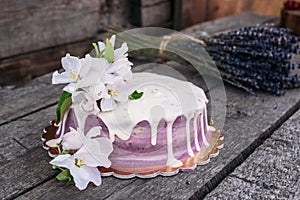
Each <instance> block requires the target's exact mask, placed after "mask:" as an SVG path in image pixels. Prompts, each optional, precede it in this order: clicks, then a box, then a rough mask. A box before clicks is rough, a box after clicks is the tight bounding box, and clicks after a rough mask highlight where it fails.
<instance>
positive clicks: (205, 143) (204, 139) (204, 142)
mask: <svg viewBox="0 0 300 200" xmlns="http://www.w3.org/2000/svg"><path fill="white" fill-rule="evenodd" d="M205 113H206V110H205ZM205 117H206V114H205V115H201V125H200V126H201V135H202V141H203V144H204V145H205V146H209V143H208V142H207V139H206V136H205V129H204V123H203V121H204V120H205ZM206 126H207V124H206Z"/></svg>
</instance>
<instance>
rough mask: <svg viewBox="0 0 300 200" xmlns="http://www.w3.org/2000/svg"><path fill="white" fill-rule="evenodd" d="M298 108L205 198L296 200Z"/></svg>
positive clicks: (299, 167) (299, 171) (299, 136)
mask: <svg viewBox="0 0 300 200" xmlns="http://www.w3.org/2000/svg"><path fill="white" fill-rule="evenodd" d="M299 142H300V111H298V112H297V113H295V114H294V115H293V116H292V117H291V118H290V119H288V120H287V121H286V122H285V123H284V124H283V125H282V126H281V127H280V128H279V129H278V130H277V131H275V132H274V133H273V134H272V136H271V137H270V138H269V139H267V140H266V141H265V142H264V143H263V144H262V145H261V146H260V147H258V148H257V149H256V150H255V151H254V152H253V154H251V155H250V156H249V158H247V159H246V160H245V162H243V164H242V165H241V166H239V167H238V168H236V169H235V170H234V171H233V172H232V173H231V174H230V175H229V176H228V177H227V178H225V179H224V180H223V181H222V182H221V183H220V184H219V185H218V187H216V188H215V189H214V190H213V191H212V192H211V193H210V194H208V195H207V196H206V199H221V198H222V197H224V196H226V197H227V198H229V199H249V198H255V199H299V197H300V196H299V193H298V191H299V188H300V179H299V174H300V163H299V161H300V160H299V157H300V145H299Z"/></svg>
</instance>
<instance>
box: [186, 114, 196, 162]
mask: <svg viewBox="0 0 300 200" xmlns="http://www.w3.org/2000/svg"><path fill="white" fill-rule="evenodd" d="M191 119H192V118H187V119H186V122H185V129H186V131H185V132H186V148H187V152H188V154H189V156H190V157H194V156H195V154H194V151H193V150H192V146H191V127H190V121H191Z"/></svg>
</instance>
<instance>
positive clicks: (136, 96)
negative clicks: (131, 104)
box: [128, 90, 144, 100]
mask: <svg viewBox="0 0 300 200" xmlns="http://www.w3.org/2000/svg"><path fill="white" fill-rule="evenodd" d="M143 94H144V92H138V91H136V90H135V91H134V92H133V93H132V94H131V95H129V96H128V98H129V99H130V100H137V99H140V98H141V97H142V96H143Z"/></svg>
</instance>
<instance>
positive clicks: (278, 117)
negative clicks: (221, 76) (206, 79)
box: [0, 14, 300, 199]
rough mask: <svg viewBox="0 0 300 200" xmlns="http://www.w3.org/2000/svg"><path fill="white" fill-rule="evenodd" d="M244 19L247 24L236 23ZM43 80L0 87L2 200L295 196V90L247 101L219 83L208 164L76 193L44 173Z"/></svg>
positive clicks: (48, 88)
mask: <svg viewBox="0 0 300 200" xmlns="http://www.w3.org/2000/svg"><path fill="white" fill-rule="evenodd" d="M245 16H246V17H248V18H249V16H250V18H251V22H249V21H245V19H242V18H243V17H245ZM272 20H273V21H274V18H263V17H261V16H257V15H253V14H248V15H241V16H238V17H233V18H227V19H222V20H217V21H214V22H208V23H205V24H202V25H200V26H196V27H194V28H192V29H189V30H187V31H186V32H189V33H192V32H195V31H197V30H199V29H201V30H207V31H209V32H215V31H222V30H225V29H226V28H235V27H238V26H241V25H242V24H246V25H250V24H251V23H252V24H253V23H258V22H260V23H261V22H264V21H272ZM182 69H183V72H182V73H184V74H186V76H188V77H189V80H191V81H192V82H194V83H195V84H200V82H199V77H198V76H196V75H195V74H194V72H193V71H192V70H190V69H189V68H184V67H183V68H182ZM50 78H51V75H50V74H47V75H45V76H42V77H39V78H37V79H35V80H33V81H31V82H30V83H28V84H26V85H24V86H22V87H17V88H12V89H9V88H2V89H0V106H1V110H0V141H1V142H0V150H1V151H0V158H1V160H0V198H1V199H13V198H17V199H126V198H130V199H187V198H192V199H199V198H203V197H205V198H207V199H213V198H220V199H224V198H226V199H246V198H257V199H262V198H265V199H270V198H271V199H272V198H291V199H293V198H295V199H299V198H300V189H299V188H300V179H299V174H300V159H299V157H300V142H299V141H300V111H299V108H300V89H294V90H289V91H287V93H286V95H284V96H281V97H277V96H272V95H270V94H267V93H262V92H259V93H257V95H250V94H248V93H246V92H244V91H242V90H240V89H237V88H234V87H232V86H229V85H225V88H226V95H227V106H226V107H227V117H226V122H225V127H224V129H223V133H224V134H225V140H224V141H225V146H224V148H223V149H222V150H221V151H220V155H219V156H218V157H216V158H213V159H212V160H211V162H210V163H209V164H207V165H205V166H198V167H197V168H196V169H195V170H193V171H192V172H182V173H179V174H178V175H176V176H172V177H156V178H153V179H139V178H133V179H128V180H120V179H117V178H113V177H106V178H103V184H102V185H101V187H95V186H93V185H92V184H90V185H89V187H88V189H86V190H85V191H79V190H78V189H76V188H75V187H72V186H66V184H65V183H61V182H58V181H56V179H55V176H56V174H57V171H55V170H52V169H51V166H50V165H49V164H48V163H49V161H50V160H51V159H50V158H49V157H48V155H47V152H46V151H45V150H43V149H42V147H41V141H40V137H41V134H42V129H43V128H44V127H45V126H46V125H47V124H48V122H49V120H51V119H53V118H54V117H55V108H56V103H57V99H58V97H59V93H60V92H61V89H62V86H52V85H51V83H50ZM214 89H217V87H216V88H208V90H207V92H209V91H211V90H214ZM220 101H222V100H220Z"/></svg>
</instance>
